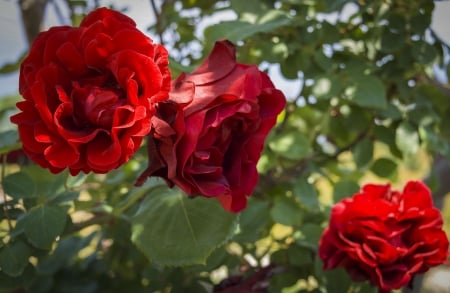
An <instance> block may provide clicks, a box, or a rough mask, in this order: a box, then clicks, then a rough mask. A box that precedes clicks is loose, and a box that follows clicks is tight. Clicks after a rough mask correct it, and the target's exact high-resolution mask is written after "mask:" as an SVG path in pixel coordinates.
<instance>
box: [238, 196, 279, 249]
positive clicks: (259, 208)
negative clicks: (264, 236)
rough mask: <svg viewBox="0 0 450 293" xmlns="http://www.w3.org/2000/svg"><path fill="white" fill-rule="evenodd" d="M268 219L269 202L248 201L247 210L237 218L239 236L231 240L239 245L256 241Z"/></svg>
mask: <svg viewBox="0 0 450 293" xmlns="http://www.w3.org/2000/svg"><path fill="white" fill-rule="evenodd" d="M269 218H270V215H269V202H266V201H260V200H249V203H248V206H247V208H246V209H245V210H244V211H243V212H242V213H241V214H240V216H239V234H237V235H236V236H234V238H233V240H234V241H237V242H240V243H248V242H253V241H256V240H258V239H259V238H260V234H261V232H262V231H261V230H262V229H263V227H264V226H265V225H266V224H267V223H268V221H269Z"/></svg>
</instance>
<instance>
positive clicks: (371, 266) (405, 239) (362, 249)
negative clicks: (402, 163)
mask: <svg viewBox="0 0 450 293" xmlns="http://www.w3.org/2000/svg"><path fill="white" fill-rule="evenodd" d="M442 224H443V223H442V217H441V214H440V212H439V210H438V209H436V208H434V207H433V203H432V198H431V194H430V190H429V189H428V188H427V187H426V186H425V185H424V184H423V183H421V182H416V181H410V182H408V183H407V184H406V186H405V188H404V190H403V192H398V191H394V190H391V188H390V185H375V184H368V185H365V186H363V188H362V189H361V191H360V192H359V193H357V194H355V195H353V197H352V198H346V199H344V200H342V201H341V202H339V203H337V204H336V205H335V206H334V207H333V209H332V211H331V218H330V224H329V227H328V228H327V229H326V230H325V231H324V233H323V235H322V238H321V241H320V243H319V256H320V258H321V259H322V260H323V261H324V268H325V269H332V268H336V267H344V268H345V269H346V271H347V272H348V273H349V275H350V276H351V277H352V279H353V280H355V281H364V280H368V281H370V282H371V283H372V284H373V285H375V286H377V287H378V288H379V289H380V291H382V292H389V290H392V289H399V288H401V287H403V286H406V285H408V283H409V282H410V281H411V280H412V278H413V276H414V275H415V274H420V273H424V272H426V271H427V270H428V269H429V268H431V267H433V266H436V265H439V264H442V263H443V262H444V261H446V259H447V253H448V252H447V251H448V246H449V242H448V239H447V236H446V234H445V232H444V231H443V230H442Z"/></svg>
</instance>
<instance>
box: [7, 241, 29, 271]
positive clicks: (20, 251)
mask: <svg viewBox="0 0 450 293" xmlns="http://www.w3.org/2000/svg"><path fill="white" fill-rule="evenodd" d="M30 255H31V251H30V249H29V247H28V246H27V245H26V244H25V243H23V242H22V241H16V242H9V243H8V244H7V245H6V246H4V247H3V248H2V249H1V251H0V270H1V271H2V272H4V273H5V274H7V275H9V276H11V277H17V276H19V275H21V274H22V273H23V271H24V270H25V268H26V266H27V265H28V258H29V257H30Z"/></svg>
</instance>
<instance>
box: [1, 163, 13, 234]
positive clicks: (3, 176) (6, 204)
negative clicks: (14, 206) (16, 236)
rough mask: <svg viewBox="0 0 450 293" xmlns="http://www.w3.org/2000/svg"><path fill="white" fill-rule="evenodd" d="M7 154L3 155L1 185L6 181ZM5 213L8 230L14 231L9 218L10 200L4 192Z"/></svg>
mask: <svg viewBox="0 0 450 293" xmlns="http://www.w3.org/2000/svg"><path fill="white" fill-rule="evenodd" d="M5 166H6V154H5V155H3V158H2V174H1V181H0V183H2V184H3V181H4V179H5V172H6V167H5ZM2 194H3V213H4V214H5V218H6V221H7V222H8V228H9V230H12V228H13V227H12V224H11V218H10V217H9V211H8V199H7V198H6V192H5V191H4V190H3V191H2Z"/></svg>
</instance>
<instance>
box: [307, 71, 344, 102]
mask: <svg viewBox="0 0 450 293" xmlns="http://www.w3.org/2000/svg"><path fill="white" fill-rule="evenodd" d="M341 90H342V82H341V80H340V79H339V78H338V77H337V76H335V75H329V76H320V77H318V78H317V79H316V81H315V84H314V86H313V90H312V93H313V95H314V96H315V97H316V98H318V99H331V98H333V97H335V96H337V95H338V94H339V92H340V91H341Z"/></svg>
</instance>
